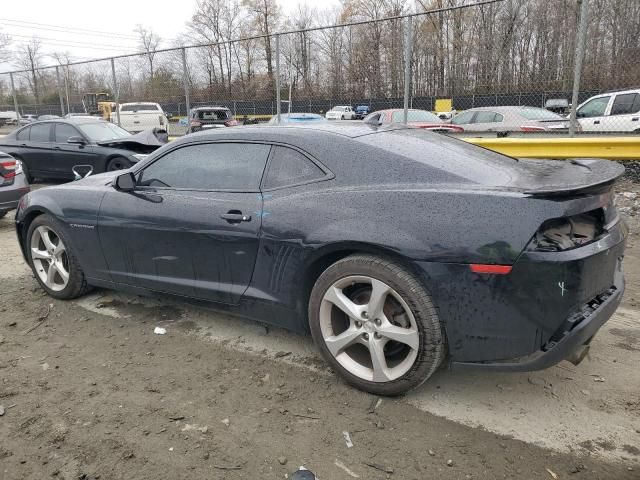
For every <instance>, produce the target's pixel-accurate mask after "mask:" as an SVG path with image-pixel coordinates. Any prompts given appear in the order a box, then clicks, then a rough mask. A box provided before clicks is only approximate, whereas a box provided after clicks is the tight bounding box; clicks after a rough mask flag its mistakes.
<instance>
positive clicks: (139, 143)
mask: <svg viewBox="0 0 640 480" xmlns="http://www.w3.org/2000/svg"><path fill="white" fill-rule="evenodd" d="M168 141H169V136H168V135H167V132H166V130H161V129H159V128H150V129H148V130H143V131H142V132H140V133H136V134H135V135H131V136H130V137H125V138H117V139H114V140H106V141H104V142H96V143H97V144H98V145H101V146H103V147H115V148H124V149H127V150H137V149H138V148H139V147H147V148H149V147H151V148H153V149H154V150H155V149H156V148H160V147H161V146H163V145H164V144H165V143H167V142H168Z"/></svg>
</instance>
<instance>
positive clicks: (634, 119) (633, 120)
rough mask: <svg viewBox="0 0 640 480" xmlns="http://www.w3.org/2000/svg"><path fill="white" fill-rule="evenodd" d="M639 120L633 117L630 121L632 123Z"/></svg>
mask: <svg viewBox="0 0 640 480" xmlns="http://www.w3.org/2000/svg"><path fill="white" fill-rule="evenodd" d="M639 118H640V117H633V118H632V119H631V121H632V122H637V121H638V119H639Z"/></svg>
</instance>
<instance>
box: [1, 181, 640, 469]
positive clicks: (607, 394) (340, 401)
mask: <svg viewBox="0 0 640 480" xmlns="http://www.w3.org/2000/svg"><path fill="white" fill-rule="evenodd" d="M639 202H640V186H639V185H638V184H636V183H633V182H631V181H624V182H623V183H621V184H620V185H619V187H618V198H617V203H618V205H619V207H620V208H621V209H628V210H625V211H624V212H626V213H623V214H624V215H625V219H626V221H627V222H628V224H629V227H630V231H631V235H630V238H629V248H628V251H627V256H626V260H625V269H626V278H627V285H628V289H627V293H626V295H625V299H624V301H623V305H622V306H621V308H620V309H619V311H618V313H617V314H616V315H615V316H614V317H613V318H612V319H611V320H610V321H609V322H608V323H607V324H606V325H605V327H604V328H603V331H602V332H601V333H600V334H599V335H598V337H596V339H595V340H594V342H593V346H592V353H591V355H590V358H588V359H586V360H585V361H584V362H583V363H582V364H581V365H579V366H577V367H574V366H572V365H570V364H561V365H558V366H556V367H554V368H551V369H549V370H546V371H543V372H535V373H531V374H491V373H484V372H481V373H480V372H456V371H447V370H443V371H440V372H438V373H437V374H436V375H435V376H434V378H433V379H431V380H430V381H429V382H427V384H426V385H424V386H423V387H422V388H420V389H419V390H417V391H415V392H413V393H411V394H410V395H408V396H406V397H404V398H400V399H395V400H390V399H383V400H382V401H381V403H380V404H378V400H379V399H378V398H376V397H373V396H371V395H367V394H364V393H362V392H358V391H356V390H354V389H352V388H349V387H347V386H346V385H344V384H343V383H342V382H341V381H340V380H339V379H338V378H337V377H336V376H334V375H333V374H332V373H331V372H329V371H328V370H327V368H326V367H325V365H324V364H323V362H322V361H321V360H320V359H319V357H318V355H317V353H316V351H315V348H314V347H313V345H312V343H311V341H310V340H309V339H308V338H304V337H300V336H297V335H292V334H290V333H287V332H285V331H282V330H279V329H273V328H266V327H264V326H261V325H259V324H256V323H251V322H247V321H244V320H241V319H238V318H233V317H229V316H225V315H219V314H215V313H212V312H210V311H207V310H202V309H198V308H194V307H191V306H189V305H186V304H177V303H167V302H165V301H162V300H151V299H145V298H141V297H137V296H132V295H125V294H120V293H114V292H109V291H103V290H99V291H95V292H93V293H92V294H90V295H88V296H86V297H84V298H82V299H79V300H77V301H71V302H60V301H56V300H53V299H51V298H50V297H47V296H46V295H44V294H43V293H42V292H41V290H40V289H39V288H38V286H37V284H36V282H35V280H34V279H33V277H32V275H31V273H30V271H29V270H28V269H27V267H26V266H25V265H24V263H23V261H22V259H21V257H20V254H19V250H18V246H17V244H16V241H15V236H14V233H13V228H12V224H11V218H10V216H9V217H8V218H5V219H2V220H0V246H1V248H2V252H3V261H2V262H0V285H2V287H1V290H0V405H1V406H2V407H3V409H4V415H2V416H0V479H2V480H5V479H7V480H13V479H42V478H45V477H50V478H61V479H69V480H71V479H78V478H82V479H94V478H103V479H106V478H109V479H111V478H136V479H138V478H140V479H146V478H149V479H152V478H153V479H175V478H183V477H186V476H187V475H188V476H189V477H204V478H220V479H253V478H265V479H267V478H274V479H277V478H285V474H287V473H291V472H292V471H294V470H295V469H296V468H297V467H298V466H299V465H304V466H306V467H307V468H310V469H311V470H313V471H314V472H315V473H316V474H317V475H318V476H319V478H320V479H322V480H327V479H342V478H344V479H349V478H367V479H378V478H380V479H382V478H401V479H405V478H407V479H414V478H415V479H423V478H443V479H448V478H451V479H465V480H467V479H485V478H517V479H529V478H531V479H547V478H548V479H552V480H553V479H554V478H556V476H557V478H560V479H564V478H577V479H579V478H585V479H587V478H588V479H595V478H601V479H616V480H617V479H637V478H640V473H639V472H640V375H639V374H638V370H637V360H638V352H640V311H639V308H640V242H639V234H640V212H638V208H637V206H638V203H639ZM156 326H162V327H165V328H166V329H167V331H168V333H167V334H166V335H164V336H159V335H154V334H153V329H154V327H156ZM376 405H377V407H376ZM0 411H2V409H0ZM345 431H346V432H349V436H350V439H351V440H352V442H353V447H352V448H347V445H346V441H345V439H344V436H343V432H345ZM449 460H451V463H452V465H451V466H449V465H447V463H448V461H449ZM372 465H373V466H372ZM391 471H393V473H390V472H391ZM185 472H186V473H185Z"/></svg>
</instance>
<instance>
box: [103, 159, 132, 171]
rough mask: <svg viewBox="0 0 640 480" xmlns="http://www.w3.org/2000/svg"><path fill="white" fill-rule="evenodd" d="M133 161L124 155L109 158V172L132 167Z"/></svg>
mask: <svg viewBox="0 0 640 480" xmlns="http://www.w3.org/2000/svg"><path fill="white" fill-rule="evenodd" d="M131 165H132V163H131V162H130V161H129V160H127V159H126V158H124V157H115V158H112V159H111V160H109V163H107V172H114V171H116V170H126V169H127V168H131Z"/></svg>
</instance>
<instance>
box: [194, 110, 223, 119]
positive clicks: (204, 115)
mask: <svg viewBox="0 0 640 480" xmlns="http://www.w3.org/2000/svg"><path fill="white" fill-rule="evenodd" d="M198 118H199V119H200V120H227V119H230V118H231V111H230V110H222V109H217V110H200V111H198Z"/></svg>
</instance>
